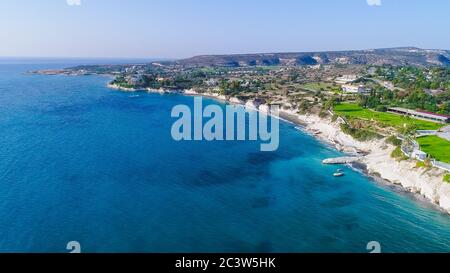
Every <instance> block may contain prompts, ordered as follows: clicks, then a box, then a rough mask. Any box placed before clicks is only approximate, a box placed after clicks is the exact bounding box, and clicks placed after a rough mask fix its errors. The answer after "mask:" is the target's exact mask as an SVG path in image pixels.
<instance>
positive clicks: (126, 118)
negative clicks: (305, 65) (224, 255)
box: [0, 62, 450, 252]
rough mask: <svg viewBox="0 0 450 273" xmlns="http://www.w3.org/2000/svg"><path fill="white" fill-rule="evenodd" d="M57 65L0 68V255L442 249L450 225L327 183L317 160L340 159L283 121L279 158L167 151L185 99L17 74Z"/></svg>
mask: <svg viewBox="0 0 450 273" xmlns="http://www.w3.org/2000/svg"><path fill="white" fill-rule="evenodd" d="M71 65H73V64H72V63H71ZM65 66H67V65H64V64H57V63H54V62H52V63H49V64H36V63H34V64H25V63H24V62H20V63H16V64H0V252H67V251H66V249H65V247H66V244H67V242H69V241H73V240H76V241H79V242H80V243H81V246H82V251H84V252H366V245H367V243H368V242H369V241H378V242H380V243H381V245H382V251H384V252H428V251H431V252H448V251H450V217H449V216H447V215H445V214H444V213H442V212H440V211H439V210H437V209H436V208H435V207H434V206H432V205H431V204H429V203H427V202H423V201H421V200H420V199H418V198H416V197H414V196H412V195H410V194H406V193H403V192H402V191H399V190H397V189H395V188H391V187H388V186H386V185H383V184H379V183H377V182H374V181H372V180H371V179H369V178H367V177H365V176H364V175H362V174H360V173H358V172H356V171H353V170H351V169H350V168H345V167H344V168H345V172H346V176H345V177H343V178H333V177H332V173H333V171H334V170H335V167H330V166H324V165H322V164H321V160H322V159H324V158H327V157H332V156H337V155H340V154H339V153H338V152H337V151H335V150H333V149H332V148H330V147H328V146H326V145H325V144H323V143H320V142H318V141H316V140H315V139H314V138H313V137H311V136H309V135H307V134H305V133H303V132H301V131H299V130H297V129H295V127H294V126H293V125H291V124H288V123H282V124H281V139H280V149H279V150H278V151H276V152H273V153H261V152H259V143H254V142H237V141H236V142H175V141H173V140H172V138H171V136H170V127H171V125H172V123H173V121H174V120H173V119H172V118H171V117H170V111H171V109H172V107H173V106H174V105H176V104H190V105H192V103H193V98H191V97H184V96H180V95H164V96H161V95H154V94H146V93H138V94H130V93H122V92H118V91H114V90H110V89H107V88H106V87H105V85H106V83H107V82H108V80H109V79H108V78H107V77H100V76H85V77H66V76H39V75H24V74H22V73H23V72H25V71H28V70H32V69H43V68H61V67H65ZM207 103H217V102H214V101H212V100H208V101H207Z"/></svg>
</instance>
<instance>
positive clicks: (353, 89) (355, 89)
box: [342, 84, 368, 94]
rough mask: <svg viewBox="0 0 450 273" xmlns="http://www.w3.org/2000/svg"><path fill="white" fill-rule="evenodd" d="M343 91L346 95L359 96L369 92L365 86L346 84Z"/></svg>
mask: <svg viewBox="0 0 450 273" xmlns="http://www.w3.org/2000/svg"><path fill="white" fill-rule="evenodd" d="M342 91H344V92H346V93H357V94H363V93H367V92H368V90H367V89H366V88H365V87H364V85H351V84H344V85H343V86H342Z"/></svg>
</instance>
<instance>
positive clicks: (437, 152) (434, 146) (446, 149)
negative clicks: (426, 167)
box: [417, 136, 450, 163]
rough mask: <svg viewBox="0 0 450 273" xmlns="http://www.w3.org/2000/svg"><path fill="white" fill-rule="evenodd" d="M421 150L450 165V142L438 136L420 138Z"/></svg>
mask: <svg viewBox="0 0 450 273" xmlns="http://www.w3.org/2000/svg"><path fill="white" fill-rule="evenodd" d="M417 141H418V142H419V145H420V149H421V150H422V151H424V152H425V153H427V154H429V155H431V157H433V158H435V159H436V160H438V161H442V162H445V163H450V141H447V140H445V139H443V138H440V137H437V136H426V137H419V138H418V139H417Z"/></svg>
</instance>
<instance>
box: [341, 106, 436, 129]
mask: <svg viewBox="0 0 450 273" xmlns="http://www.w3.org/2000/svg"><path fill="white" fill-rule="evenodd" d="M334 112H336V113H337V114H339V115H343V116H345V117H353V118H361V119H367V120H375V121H378V122H380V123H383V124H385V125H387V126H392V127H395V128H403V127H404V125H405V124H408V125H412V124H415V125H416V126H417V129H419V130H437V129H439V128H441V127H443V124H440V123H434V122H430V121H423V120H419V119H413V118H409V117H404V116H401V115H396V114H391V113H384V112H376V111H372V110H369V109H364V108H362V107H360V106H358V105H357V104H349V103H343V104H338V105H336V106H335V107H334Z"/></svg>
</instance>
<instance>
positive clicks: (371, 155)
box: [108, 84, 450, 214]
mask: <svg viewBox="0 0 450 273" xmlns="http://www.w3.org/2000/svg"><path fill="white" fill-rule="evenodd" d="M108 87H110V88H113V89H116V90H117V89H118V90H123V91H127V92H138V91H147V92H149V93H159V94H166V93H177V94H181V95H185V96H202V97H206V98H210V99H214V100H217V101H219V102H223V103H231V104H236V105H242V106H244V107H248V108H250V109H253V110H256V111H260V112H266V113H267V111H266V109H267V108H266V107H267V105H259V106H256V105H255V104H253V102H251V101H249V102H244V101H240V100H239V99H237V98H234V97H231V98H227V97H225V96H223V95H219V94H216V93H198V92H196V91H195V90H193V89H190V90H183V91H181V92H177V91H169V90H162V89H160V90H151V89H132V88H122V87H118V86H114V85H112V84H108ZM261 106H263V111H261V109H260V108H261ZM269 115H270V113H269ZM277 118H280V119H281V120H284V121H287V122H290V123H292V124H294V125H296V126H299V129H300V130H302V131H303V132H305V133H308V134H310V135H311V136H313V137H314V138H316V139H317V140H318V141H321V142H324V143H325V144H327V145H330V146H331V147H333V148H334V149H336V150H338V151H340V152H343V153H345V154H349V155H356V154H357V155H362V160H361V162H360V163H358V164H350V167H352V168H354V169H357V170H358V171H360V172H362V174H363V175H366V176H368V177H369V178H370V179H372V180H374V181H375V182H376V183H383V184H385V185H387V186H393V187H395V188H399V189H401V190H402V191H404V192H407V193H412V194H414V195H416V196H417V197H418V199H425V200H426V201H428V202H430V203H431V204H432V205H435V206H437V208H438V209H440V210H442V211H443V212H445V213H447V214H450V184H448V183H445V182H444V181H443V179H442V178H443V175H444V174H445V172H444V171H442V170H439V169H436V168H432V169H431V170H425V169H422V168H417V167H416V162H415V161H414V160H411V159H409V160H406V161H397V160H396V159H394V158H392V157H391V156H390V155H391V152H392V151H393V150H394V149H395V147H394V146H393V145H390V144H387V143H386V142H385V140H384V139H381V140H372V141H368V142H360V141H358V140H355V139H353V138H352V137H351V136H349V135H346V134H344V133H343V132H342V130H341V129H340V127H339V121H334V122H333V121H332V120H331V118H321V117H319V116H318V115H315V114H299V113H296V112H295V110H285V109H282V108H281V109H280V111H279V116H278V117H277Z"/></svg>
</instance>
